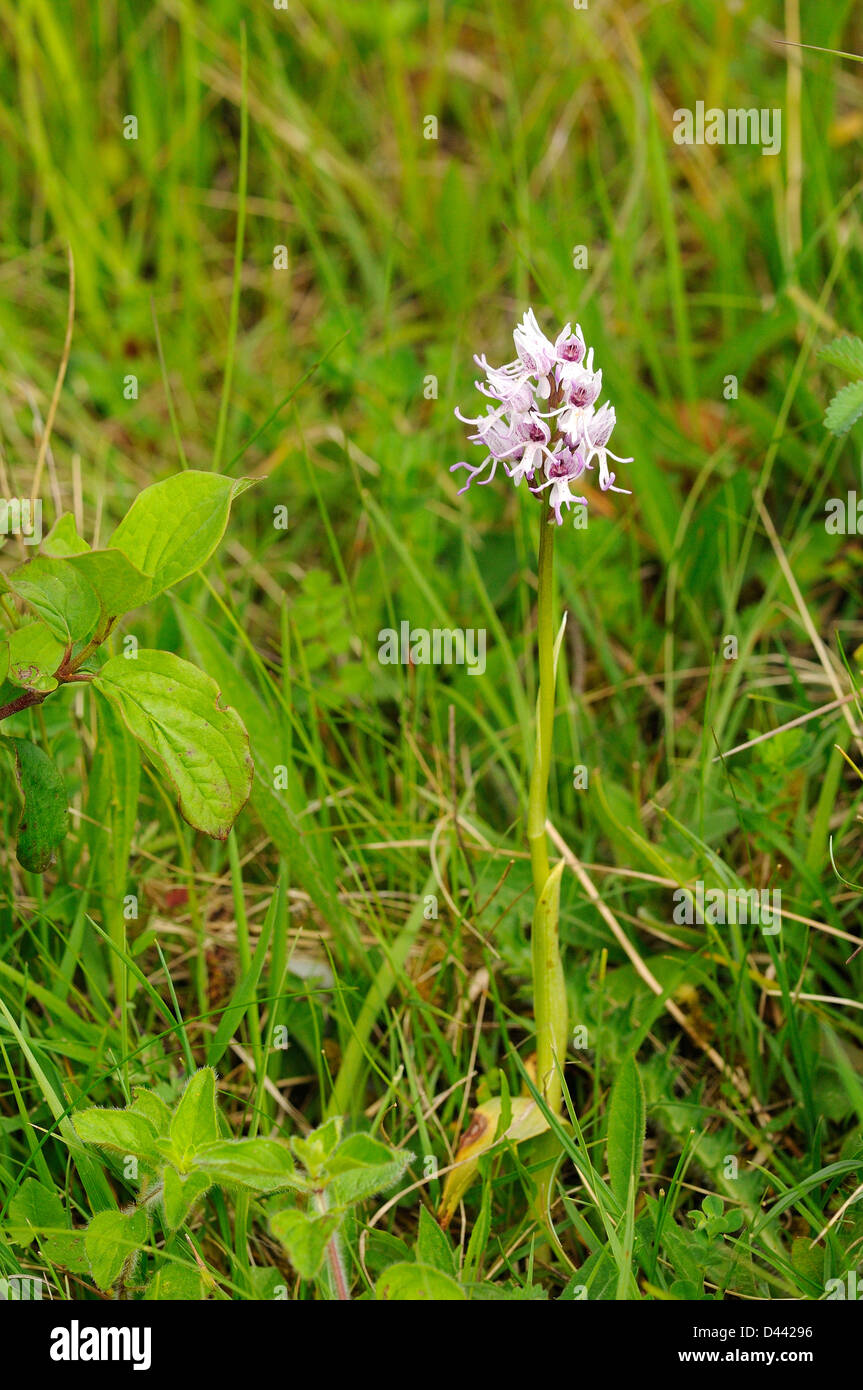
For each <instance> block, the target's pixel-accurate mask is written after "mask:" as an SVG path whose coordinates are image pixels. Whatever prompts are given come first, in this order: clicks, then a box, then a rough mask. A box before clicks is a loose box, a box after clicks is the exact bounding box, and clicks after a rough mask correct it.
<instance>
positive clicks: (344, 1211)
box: [9, 1067, 413, 1299]
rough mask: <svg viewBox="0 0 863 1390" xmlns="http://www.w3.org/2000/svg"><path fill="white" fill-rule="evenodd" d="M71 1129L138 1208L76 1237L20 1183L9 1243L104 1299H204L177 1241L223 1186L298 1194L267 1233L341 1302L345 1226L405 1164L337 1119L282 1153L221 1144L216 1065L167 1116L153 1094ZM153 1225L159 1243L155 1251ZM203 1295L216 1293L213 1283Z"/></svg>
mask: <svg viewBox="0 0 863 1390" xmlns="http://www.w3.org/2000/svg"><path fill="white" fill-rule="evenodd" d="M73 1122H74V1126H75V1130H76V1132H77V1135H78V1138H79V1139H81V1140H82V1141H83V1142H84V1143H85V1144H93V1145H95V1146H97V1147H98V1148H100V1149H104V1150H105V1151H106V1152H107V1153H108V1154H110V1155H113V1156H114V1157H115V1158H117V1159H118V1160H119V1162H120V1164H121V1166H122V1174H123V1176H124V1177H125V1178H126V1179H132V1180H134V1181H136V1182H137V1184H138V1195H137V1198H136V1200H135V1201H134V1202H133V1203H131V1204H130V1205H129V1206H127V1207H124V1208H122V1209H116V1210H113V1209H109V1210H105V1211H98V1212H96V1214H95V1215H94V1216H93V1218H92V1220H91V1221H90V1222H89V1224H88V1225H87V1226H86V1227H85V1228H83V1229H77V1230H73V1229H72V1226H71V1222H70V1219H69V1216H68V1214H67V1213H66V1212H65V1211H64V1209H63V1206H62V1203H61V1202H60V1200H59V1198H58V1197H57V1195H56V1193H53V1192H51V1191H49V1190H48V1189H46V1188H44V1187H43V1186H42V1185H41V1184H40V1183H39V1182H38V1181H37V1180H36V1179H35V1178H28V1179H27V1180H26V1182H24V1183H23V1184H22V1186H21V1188H20V1190H19V1192H18V1193H16V1195H15V1197H14V1198H13V1199H12V1201H11V1202H10V1211H9V1232H10V1236H11V1238H12V1239H13V1241H15V1242H16V1243H17V1244H21V1245H27V1244H30V1243H31V1242H32V1241H33V1240H35V1239H37V1238H38V1241H39V1246H40V1250H41V1253H42V1256H43V1258H44V1259H45V1260H49V1261H51V1262H54V1263H57V1264H59V1265H62V1266H63V1267H65V1268H67V1269H70V1270H74V1271H78V1272H86V1271H89V1272H90V1273H91V1274H92V1277H93V1279H94V1281H95V1283H96V1284H98V1286H99V1288H101V1289H114V1288H117V1289H119V1290H121V1291H123V1292H139V1293H143V1296H144V1297H159V1298H171V1297H175V1298H200V1297H201V1296H202V1293H201V1281H200V1275H199V1274H198V1272H197V1269H196V1268H193V1267H191V1266H189V1265H188V1263H187V1251H188V1247H187V1246H186V1245H185V1242H184V1241H183V1240H182V1236H183V1234H184V1231H185V1230H186V1229H187V1228H188V1226H189V1221H190V1217H191V1215H192V1213H193V1211H194V1210H195V1208H196V1207H197V1206H198V1205H199V1204H200V1202H201V1201H202V1199H203V1198H204V1197H205V1195H206V1194H207V1192H209V1190H210V1189H211V1188H213V1187H219V1188H224V1189H227V1190H229V1191H234V1192H246V1193H248V1194H251V1195H254V1196H255V1197H269V1196H272V1195H273V1194H279V1193H288V1192H290V1193H294V1194H296V1196H297V1197H298V1198H299V1200H300V1202H301V1203H302V1205H301V1206H281V1205H278V1206H277V1207H276V1209H274V1210H273V1211H271V1213H270V1227H271V1230H272V1233H273V1235H274V1236H275V1237H276V1238H277V1239H278V1240H279V1241H280V1242H281V1244H282V1245H283V1246H284V1247H285V1249H286V1251H287V1253H288V1256H289V1258H290V1261H291V1264H292V1265H293V1266H294V1268H295V1270H296V1272H297V1274H299V1276H300V1277H301V1278H302V1279H305V1280H312V1281H316V1282H318V1283H320V1284H321V1285H322V1286H327V1285H328V1279H327V1276H326V1275H325V1273H324V1266H325V1265H326V1266H327V1269H328V1270H329V1276H328V1278H329V1280H331V1281H332V1283H331V1285H329V1287H330V1288H331V1289H332V1292H334V1293H335V1296H336V1297H337V1298H344V1299H346V1298H348V1297H349V1286H350V1280H349V1276H348V1273H347V1270H346V1266H345V1262H344V1258H343V1255H342V1243H341V1239H342V1229H343V1227H344V1224H345V1221H346V1218H347V1217H348V1215H349V1213H350V1212H351V1211H352V1210H353V1209H354V1208H355V1207H356V1206H357V1205H358V1204H359V1203H361V1202H363V1201H365V1200H366V1198H368V1197H371V1196H373V1195H374V1194H375V1193H377V1192H381V1191H383V1190H384V1189H385V1188H388V1187H391V1186H392V1185H393V1184H394V1183H395V1182H397V1181H398V1180H399V1178H400V1177H401V1176H402V1175H403V1173H404V1172H405V1169H406V1168H407V1166H408V1164H409V1163H410V1162H411V1161H412V1159H413V1154H410V1153H406V1152H403V1151H397V1150H395V1149H391V1148H390V1147H389V1146H388V1145H386V1144H384V1143H382V1142H381V1141H380V1140H378V1139H375V1138H373V1137H372V1136H371V1135H368V1134H360V1133H356V1134H350V1135H347V1136H344V1135H343V1132H342V1121H341V1119H331V1120H329V1121H327V1123H326V1124H324V1125H322V1126H321V1127H320V1128H319V1129H316V1130H313V1131H312V1132H311V1133H310V1134H309V1135H307V1136H306V1138H304V1139H303V1138H297V1137H295V1138H292V1139H291V1140H290V1142H289V1143H286V1142H285V1141H284V1140H283V1139H270V1138H258V1137H254V1138H241V1139H234V1138H226V1137H224V1129H225V1128H226V1126H225V1124H224V1122H223V1120H222V1119H221V1117H220V1114H219V1110H218V1107H217V1103H216V1073H215V1071H214V1070H213V1068H212V1067H203V1068H202V1069H201V1070H200V1071H197V1072H195V1073H194V1074H193V1075H192V1076H191V1077H190V1078H189V1080H188V1081H187V1083H186V1085H185V1087H184V1088H183V1091H182V1094H181V1095H180V1097H179V1099H178V1100H177V1102H176V1104H175V1105H174V1106H173V1107H172V1106H170V1105H168V1104H167V1103H166V1101H164V1100H163V1099H162V1098H161V1097H160V1096H159V1095H158V1094H157V1093H156V1092H155V1091H151V1090H147V1089H145V1088H143V1087H137V1088H135V1091H134V1097H133V1100H132V1103H131V1105H128V1106H127V1107H126V1108H125V1109H123V1110H119V1109H117V1110H114V1109H106V1108H103V1107H98V1106H94V1107H91V1108H89V1109H86V1110H79V1111H76V1112H75V1113H74V1115H73ZM156 1226H159V1227H161V1231H162V1235H163V1237H164V1240H163V1243H162V1247H161V1249H157V1245H156V1236H157V1232H156V1229H155V1227H156ZM145 1251H149V1252H150V1253H151V1254H152V1255H153V1262H152V1265H153V1267H152V1268H151V1269H150V1270H148V1271H147V1278H146V1280H142V1279H141V1278H140V1277H139V1275H140V1271H141V1267H142V1264H143V1255H144V1252H145ZM210 1287H211V1289H213V1290H215V1285H214V1283H213V1281H210ZM171 1289H174V1290H175V1292H170V1290H171ZM193 1289H194V1291H192V1290H193Z"/></svg>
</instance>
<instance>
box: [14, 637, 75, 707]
mask: <svg viewBox="0 0 863 1390" xmlns="http://www.w3.org/2000/svg"><path fill="white" fill-rule="evenodd" d="M4 645H5V646H6V648H7V649H8V657H9V667H8V670H7V671H6V673H5V676H6V679H7V680H10V681H12V683H13V685H20V686H23V688H24V689H25V690H35V691H37V692H38V693H39V694H47V693H48V692H50V691H52V690H56V689H57V681H56V680H55V679H54V672H55V671H56V670H57V667H58V666H59V665H60V663H61V661H62V660H63V656H64V654H65V651H66V648H65V646H64V644H63V643H62V642H61V641H60V640H59V639H58V638H56V637H55V636H54V634H53V632H51V630H50V628H48V627H47V626H46V625H45V623H42V622H37V623H25V624H24V626H23V627H19V628H16V629H15V631H14V632H10V633H9V635H8V637H7V638H6V641H5V643H4Z"/></svg>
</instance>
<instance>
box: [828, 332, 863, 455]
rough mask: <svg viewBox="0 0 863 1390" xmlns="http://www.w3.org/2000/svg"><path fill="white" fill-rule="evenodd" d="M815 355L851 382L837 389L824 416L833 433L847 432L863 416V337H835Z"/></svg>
mask: <svg viewBox="0 0 863 1390" xmlns="http://www.w3.org/2000/svg"><path fill="white" fill-rule="evenodd" d="M818 356H819V357H820V358H821V359H822V361H824V362H829V363H830V365H831V367H838V368H839V369H840V371H843V372H844V373H845V375H846V376H849V377H851V381H850V383H849V384H848V385H847V386H843V387H842V388H841V390H839V391H837V392H836V395H835V396H834V397H833V399H832V401H831V402H830V404H829V405H828V407H827V413H826V415H825V416H824V424H825V426H826V428H827V429H828V430H830V431H831V432H832V433H833V434H847V433H848V431H849V430H850V428H851V426H852V425H853V424H856V422H857V421H858V420H859V419H860V416H861V415H863V340H861V339H860V338H849V337H842V338H834V339H833V342H832V343H828V344H827V346H826V347H823V348H822V349H821V351H820V352H819V353H818Z"/></svg>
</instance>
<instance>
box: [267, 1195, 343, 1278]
mask: <svg viewBox="0 0 863 1390" xmlns="http://www.w3.org/2000/svg"><path fill="white" fill-rule="evenodd" d="M339 1221H340V1217H339V1216H338V1215H337V1214H335V1213H334V1212H326V1213H322V1214H320V1215H318V1214H316V1213H314V1212H305V1211H296V1210H288V1211H279V1212H276V1215H275V1216H274V1217H273V1219H272V1220H271V1222H270V1229H271V1230H272V1232H273V1235H274V1236H275V1237H276V1239H277V1240H279V1241H281V1243H282V1245H284V1247H285V1249H286V1250H287V1252H288V1256H289V1258H290V1261H291V1264H292V1265H293V1266H294V1269H295V1270H296V1271H297V1273H298V1274H299V1276H300V1278H301V1279H314V1278H316V1277H317V1275H318V1274H319V1273H320V1271H321V1265H322V1264H323V1262H324V1256H325V1255H326V1253H327V1243H328V1242H329V1240H330V1238H331V1237H332V1236H333V1235H334V1233H335V1232H336V1231H337V1230H338V1228H339Z"/></svg>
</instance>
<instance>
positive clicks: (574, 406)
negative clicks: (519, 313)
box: [450, 309, 632, 526]
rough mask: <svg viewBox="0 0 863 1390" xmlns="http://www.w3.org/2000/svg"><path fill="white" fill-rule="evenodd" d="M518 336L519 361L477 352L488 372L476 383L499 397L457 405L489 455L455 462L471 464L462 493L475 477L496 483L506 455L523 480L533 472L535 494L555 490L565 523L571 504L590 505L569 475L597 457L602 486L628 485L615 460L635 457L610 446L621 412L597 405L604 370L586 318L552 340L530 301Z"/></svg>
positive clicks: (509, 469)
mask: <svg viewBox="0 0 863 1390" xmlns="http://www.w3.org/2000/svg"><path fill="white" fill-rule="evenodd" d="M513 338H514V340H515V350H516V354H517V355H516V357H515V359H514V361H512V362H508V363H506V364H505V365H504V366H502V367H492V366H490V365H489V363H488V362H487V361H486V359H485V357H484V356H483V357H476V358H474V361H475V362H476V363H477V365H478V366H479V367H480V368H481V369H482V371H483V373H484V375H485V380H484V381H478V382H477V383H476V386H477V390H478V391H480V392H482V394H483V395H484V396H486V397H488V398H490V399H491V400H492V401H494V402H495V403H496V404H495V405H494V406H491V405H489V406H487V408H486V413H485V414H484V415H478V416H475V417H470V416H465V415H462V413H461V411H460V410H458V409H457V410H456V412H455V413H456V415H457V416H458V418H459V420H462V421H463V422H464V423H465V424H466V425H471V426H473V433H471V434H470V435H468V438H469V439H470V440H471V442H472V443H474V444H478V445H479V446H480V447H481V448H483V449H484V450H485V451H486V457H485V458H484V459H483V461H482V463H479V464H471V463H466V462H461V463H454V464H453V466H452V468H451V469H450V472H451V473H452V472H455V470H456V469H458V468H466V469H467V471H468V475H469V476H468V480H467V482H466V483H465V485H464V487H463V488H461V489H460V492H459V496H461V493H462V492H466V491H467V489H468V488H469V487H470V485H471V483H473V482H478V483H479V484H481V485H482V484H486V483H490V482H491V481H492V480H493V479H494V477H495V474H496V472H497V465H498V464H499V463H502V464H503V467H504V471H505V472H506V473H507V475H508V476H509V477H510V478H511V479H512V481H513V483H514V484H515V486H516V487H518V484H519V483H520V482H521V480H522V478H526V479H527V482H528V487H529V489H530V491H531V492H532V493H533V494H534V495H535V496H539V497H542V496H543V495H544V494H545V493H546V492H548V499H547V500H548V504H549V508H550V511H551V512H552V514H553V520H554V521H556V522H557V525H558V526H561V525H562V524H563V511H562V509H563V508H564V507H567V508H569V507H570V506H571V505H572V504H573V502H578V503H581V504H582V505H585V506H586V505H587V498H586V497H578V496H576V495H575V494H574V493H573V492H572V491H571V489H570V483H572V482H575V480H576V479H578V478H581V477H583V476H584V475H585V474H586V473H587V472H588V471H589V470H590V469H592V468H593V467H594V464H596V465H597V466H598V473H599V476H598V482H599V486H600V488H601V489H602V491H603V492H608V491H611V492H625V491H626V489H625V488H619V487H615V486H614V479H615V476H616V475H615V474H614V473H612V472H611V471H610V470H609V467H608V460H609V459H613V460H614V461H615V463H632V459H627V458H619V457H618V455H617V454H613V453H612V452H611V450H610V449H609V447H608V442H609V440H610V438H611V433H612V430H613V429H614V426H615V423H616V419H617V417H616V415H615V412H614V407H613V406H612V405H611V404H610V403H609V402H607V401H606V402H605V404H604V405H602V406H600V407H599V409H597V408H596V402H597V401H598V400H599V396H600V394H601V392H602V372H601V371H599V370H595V369H594V366H593V348H589V349H588V347H587V344H586V343H585V341H584V334H583V333H582V331H581V325H580V324H576V326H575V332H573V331H572V324H570V323H568V324H566V325H565V327H564V328H562V329H561V331H560V333H559V334H558V335H557V337H556V338H555V340H554V342H552V341H551V340H550V339H549V338H547V337H546V336H545V334H544V333H543V331H542V329H541V328H540V326H539V324H538V322H537V319H536V315H535V313H534V312H533V310H532V309H528V311H527V313H526V314H525V316H524V318H523V320H522V322H521V323H520V324H518V326H517V327H516V329H515V331H514V333H513Z"/></svg>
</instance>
